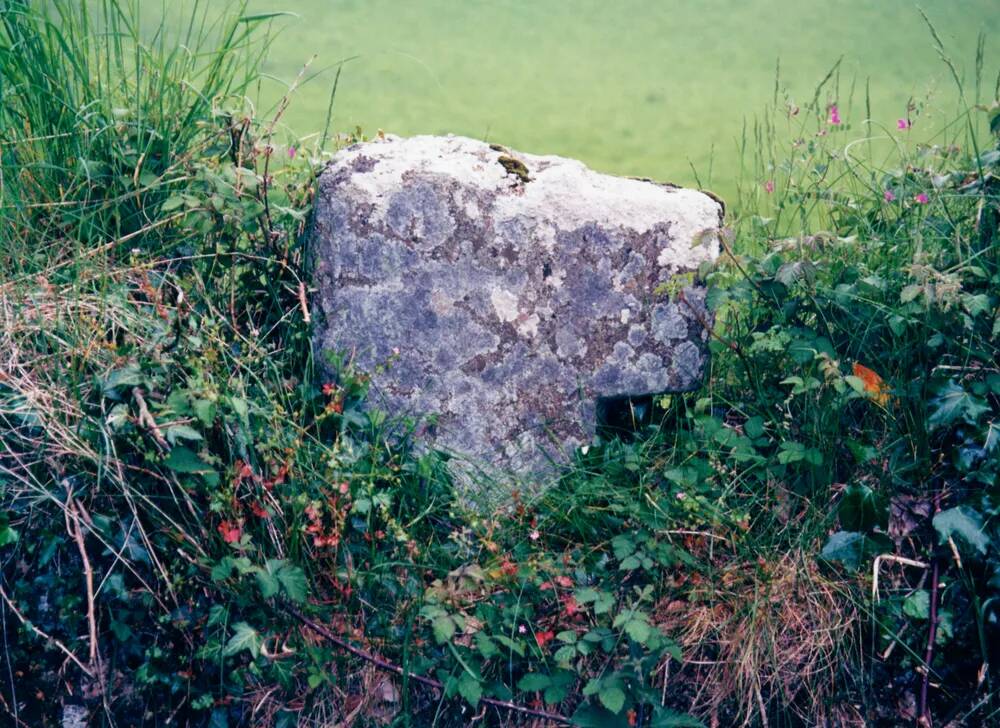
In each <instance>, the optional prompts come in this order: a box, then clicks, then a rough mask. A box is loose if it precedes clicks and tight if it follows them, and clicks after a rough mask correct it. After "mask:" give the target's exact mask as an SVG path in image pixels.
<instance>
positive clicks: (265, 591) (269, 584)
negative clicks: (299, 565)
mask: <svg viewBox="0 0 1000 728" xmlns="http://www.w3.org/2000/svg"><path fill="white" fill-rule="evenodd" d="M254 576H255V577H256V578H257V586H259V587H260V595H261V596H262V597H264V599H270V598H271V597H273V596H275V595H276V594H277V593H278V591H280V589H281V585H280V584H279V583H278V580H277V579H275V578H274V575H273V574H270V573H268V572H267V571H266V570H264V569H258V570H257V571H256V572H255V573H254Z"/></svg>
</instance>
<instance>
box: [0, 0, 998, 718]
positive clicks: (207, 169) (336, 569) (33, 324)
mask: <svg viewBox="0 0 1000 728" xmlns="http://www.w3.org/2000/svg"><path fill="white" fill-rule="evenodd" d="M45 7H46V8H47V9H46V10H38V9H35V8H34V6H29V5H27V4H26V3H23V2H17V1H14V0H10V1H8V2H4V3H3V4H2V5H0V8H2V9H0V19H2V22H3V26H2V30H0V96H2V98H3V104H2V107H0V145H2V146H0V155H2V157H0V160H2V163H0V175H2V177H0V209H2V212H3V218H2V222H3V224H2V225H0V261H2V265H3V270H4V271H5V275H4V278H3V280H2V281H0V316H2V327H0V598H2V604H0V619H2V621H0V633H2V635H0V636H2V639H3V648H4V649H3V658H2V661H0V662H2V664H0V675H2V678H0V714H2V715H4V716H5V717H4V720H5V721H7V722H9V723H10V724H12V725H18V726H24V725H30V726H37V725H56V724H58V723H59V722H60V720H63V719H64V718H65V716H66V715H67V713H68V712H72V711H83V712H84V713H86V714H89V716H90V719H91V721H92V723H93V724H95V725H97V724H106V725H161V724H163V725H166V724H181V725H210V726H226V725H233V726H235V725H254V726H257V725H276V726H282V727H287V726H295V725H302V726H309V725H359V726H360V725H464V724H470V723H473V722H482V723H488V724H496V725H519V724H525V725H527V724H533V725H546V724H559V723H566V722H569V721H570V720H572V722H573V723H574V724H575V725H582V726H588V725H589V726H616V725H622V726H625V725H629V726H686V725H692V726H693V725H702V724H707V725H713V726H716V725H762V726H771V725H789V726H792V725H821V724H822V725H886V726H889V725H898V724H900V723H901V722H906V721H915V720H918V719H919V720H921V721H923V722H924V723H925V724H930V723H931V722H933V723H935V724H941V725H944V724H946V723H949V721H951V723H950V724H952V725H989V724H990V723H991V722H993V721H996V720H997V719H998V716H1000V696H998V694H997V684H996V680H997V677H998V676H997V673H996V667H995V664H996V662H997V659H998V657H1000V655H998V654H997V645H998V644H1000V629H998V626H997V617H998V608H1000V602H998V599H997V597H998V595H1000V553H998V550H1000V535H998V530H997V515H998V509H1000V505H998V500H997V497H998V490H997V486H998V465H1000V448H998V443H1000V424H998V422H997V413H998V411H1000V369H998V367H997V359H998V357H997V345H998V341H1000V308H998V305H1000V296H998V293H997V291H998V290H1000V253H998V246H997V235H998V225H1000V194H998V193H1000V177H998V175H1000V147H998V145H997V141H998V140H997V133H998V131H1000V122H998V118H1000V117H998V113H997V102H996V101H995V99H996V97H997V95H998V94H997V90H996V85H995V84H994V86H993V88H989V87H990V83H989V79H988V78H987V77H986V76H985V74H984V69H983V68H982V63H981V59H982V57H983V53H982V48H981V47H980V48H979V49H977V50H978V52H977V56H976V58H977V60H976V65H975V73H974V79H973V82H972V86H973V87H974V89H975V93H974V97H972V98H970V97H967V96H966V94H970V95H972V94H973V92H972V91H971V90H966V87H965V85H964V84H963V82H962V76H961V74H960V73H959V71H958V69H957V67H956V66H955V65H954V64H953V63H952V62H951V61H950V60H948V57H947V56H946V55H944V49H943V48H940V49H939V50H940V52H941V53H942V56H943V57H944V58H945V60H946V62H947V64H948V66H947V67H948V68H949V69H951V72H953V74H954V78H955V80H956V81H957V82H958V84H959V88H960V90H961V91H962V99H963V101H962V107H961V108H960V109H959V110H958V112H957V113H956V114H955V117H954V121H953V123H952V124H951V125H950V126H949V127H948V132H947V135H948V136H947V137H941V138H939V139H936V140H931V142H930V143H923V142H921V143H917V142H915V141H911V138H912V139H917V138H920V137H919V136H918V133H919V130H920V125H921V114H922V113H925V111H926V107H925V106H924V105H923V104H922V103H913V104H912V105H911V106H910V107H909V108H907V109H902V110H900V116H899V118H898V119H893V120H889V123H888V124H885V125H883V124H879V123H878V122H877V121H876V120H874V119H871V118H869V117H868V115H867V114H862V112H860V111H858V109H859V108H861V107H863V106H864V105H865V99H863V98H860V97H861V95H862V94H855V93H854V87H853V86H852V88H851V89H846V90H845V89H844V88H843V85H842V84H841V82H840V79H839V73H838V68H837V67H834V69H833V70H832V71H831V73H830V75H829V76H828V77H827V78H826V79H824V81H823V82H822V83H821V84H820V85H819V87H817V88H816V90H815V93H814V95H813V96H812V98H811V99H809V100H807V102H802V103H801V104H799V103H796V101H795V100H794V99H793V98H792V97H791V96H790V95H789V94H788V93H787V92H785V91H784V90H783V88H782V87H781V85H780V83H778V84H776V87H775V95H774V99H773V103H772V105H771V106H770V107H769V108H768V109H767V110H766V112H765V114H764V115H763V116H762V117H760V119H759V120H757V121H756V122H755V123H753V124H751V125H750V126H748V129H747V132H746V134H745V135H744V139H743V141H742V153H743V158H744V177H743V180H742V183H741V188H740V195H739V199H738V200H737V201H736V203H735V204H734V205H733V206H732V207H733V209H732V210H731V212H730V216H729V228H728V229H727V231H726V234H725V236H724V239H723V241H722V242H723V249H724V254H723V255H722V256H721V257H720V260H719V261H718V263H717V264H716V265H714V266H712V267H711V268H706V269H705V270H704V271H702V275H703V277H704V278H705V279H706V280H707V282H708V283H709V285H710V286H711V289H710V291H711V292H710V300H711V304H712V307H713V309H714V310H715V312H716V319H717V322H716V327H715V332H714V334H713V339H712V343H711V347H712V350H713V355H714V356H713V360H712V365H711V371H710V373H709V376H708V377H707V380H706V382H705V385H704V387H703V388H702V389H701V390H699V391H697V392H694V393H691V394H685V395H676V394H675V395H672V396H669V397H663V398H662V399H660V400H659V401H658V403H657V405H658V409H657V412H656V417H655V423H654V425H653V426H644V427H640V428H638V429H637V431H636V432H634V433H632V435H631V436H630V437H625V438H621V439H615V438H610V439H607V440H604V441H595V442H594V443H593V444H591V445H590V446H589V447H587V448H584V449H582V450H580V451H578V453H577V454H576V457H575V460H574V462H573V463H572V464H571V466H570V467H568V468H567V469H566V470H565V472H564V474H563V475H562V476H561V477H560V479H559V480H558V482H557V483H556V484H555V485H553V486H552V487H551V488H549V489H547V490H545V491H544V492H542V493H541V494H540V495H536V496H531V497H529V496H528V495H527V494H524V495H522V494H520V493H517V492H515V493H513V494H512V495H511V497H510V498H509V499H507V500H506V501H505V503H504V505H503V506H502V507H500V508H498V509H497V510H496V511H495V512H492V513H487V512H480V511H473V512H470V511H469V510H468V509H467V508H466V507H465V505H464V504H463V502H462V500H461V499H460V498H457V497H456V495H455V493H454V491H453V489H452V487H451V484H450V483H449V480H448V476H447V468H446V467H445V465H446V464H445V462H444V459H443V456H441V455H438V454H436V453H434V452H426V451H425V450H424V449H422V448H420V447H416V445H418V444H419V443H418V442H417V441H416V439H415V438H414V437H412V436H408V435H406V436H400V435H399V432H400V431H401V430H400V429H399V423H393V427H394V433H395V436H394V437H391V438H390V437H387V436H386V432H387V430H386V426H387V423H388V420H387V417H386V415H385V414H383V413H379V412H375V411H372V410H370V409H368V408H366V407H365V406H364V405H365V391H366V378H365V373H364V372H356V371H352V370H351V369H350V367H349V366H348V367H346V368H345V370H344V372H343V375H342V376H341V377H340V378H339V379H338V380H337V381H336V382H333V381H329V380H328V379H327V378H325V377H324V375H323V373H322V371H323V370H322V369H321V368H320V367H318V366H317V365H316V362H315V361H314V359H313V352H312V351H311V348H310V323H311V317H312V314H311V311H310V305H309V300H310V295H309V294H310V291H309V287H308V281H309V271H308V250H307V241H308V235H307V232H308V230H307V227H308V219H309V205H310V200H311V195H312V193H313V189H312V185H313V180H314V177H315V174H316V172H317V171H318V169H319V168H320V167H321V165H322V164H323V162H324V160H325V159H326V158H327V155H328V151H327V150H326V149H325V148H324V143H323V142H324V140H325V138H326V137H327V135H326V134H323V135H322V136H319V135H317V136H316V137H312V138H309V139H305V140H289V139H278V138H277V135H276V134H275V129H276V128H277V124H278V121H279V119H280V114H281V112H282V110H283V108H284V104H282V106H280V107H279V108H278V109H276V110H274V112H273V113H272V114H271V115H270V117H269V118H268V117H266V116H257V115H255V113H254V112H253V108H252V106H251V105H250V104H249V103H248V102H247V101H246V98H247V96H248V94H250V93H251V92H252V90H253V87H254V84H255V83H256V81H257V80H258V79H259V74H258V71H257V62H258V61H259V59H260V58H261V57H262V55H263V53H265V52H266V48H267V36H266V34H259V33H258V32H257V31H259V30H261V29H263V28H264V27H265V26H266V23H267V21H268V20H269V18H270V16H247V15H246V14H245V12H244V11H243V9H242V8H239V7H238V8H236V12H235V13H233V14H230V15H227V16H225V17H224V18H223V19H221V20H219V21H213V20H211V19H210V14H208V13H207V11H206V10H203V11H200V12H199V13H196V15H195V19H194V20H193V21H192V23H191V24H190V26H187V27H186V29H185V30H183V31H182V33H183V35H184V37H183V42H182V43H177V37H176V36H175V35H171V32H170V31H169V30H168V28H167V27H166V26H159V27H158V28H154V29H153V30H152V31H150V30H149V28H148V26H146V25H144V23H143V22H141V18H140V16H139V11H138V4H136V5H128V4H124V3H119V2H117V1H116V0H104V2H102V3H100V4H90V3H77V2H74V1H73V0H54V1H53V2H52V3H49V4H47V5H46V6H45ZM140 28H143V31H142V33H140ZM932 32H933V31H932ZM149 38H152V40H149ZM984 87H985V88H986V90H985V91H984ZM984 94H985V96H987V97H990V98H992V99H994V100H993V101H988V102H983V101H982V100H981V99H980V96H981V95H984ZM331 103H332V99H331ZM842 114H843V115H844V117H843V118H841V115H842ZM857 117H862V118H863V120H862V121H861V122H855V123H851V122H850V121H849V119H851V118H857ZM359 139H360V134H357V135H354V136H353V137H351V138H350V139H349V140H350V141H357V140H359ZM405 424H406V423H404V425H405ZM412 424H414V423H409V425H412ZM410 431H412V430H410V429H406V427H405V426H404V428H403V430H402V432H404V433H406V432H410Z"/></svg>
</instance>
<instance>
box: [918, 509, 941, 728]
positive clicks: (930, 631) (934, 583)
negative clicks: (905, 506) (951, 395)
mask: <svg viewBox="0 0 1000 728" xmlns="http://www.w3.org/2000/svg"><path fill="white" fill-rule="evenodd" d="M940 512H941V491H938V492H937V493H935V494H934V514H935V515H937V514H938V513H940ZM939 570H940V559H938V558H937V557H936V556H935V558H934V570H933V572H932V574H931V613H930V618H931V623H930V625H929V626H928V628H927V650H926V651H925V652H924V679H923V682H922V683H921V685H920V719H919V722H920V725H922V726H928V727H929V726H930V725H931V717H930V715H928V712H927V687H928V685H929V684H930V681H931V661H932V660H933V659H934V640H935V638H936V637H937V608H938V572H939Z"/></svg>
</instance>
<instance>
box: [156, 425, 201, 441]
mask: <svg viewBox="0 0 1000 728" xmlns="http://www.w3.org/2000/svg"><path fill="white" fill-rule="evenodd" d="M164 434H165V435H166V437H167V440H168V441H169V442H170V444H171V445H176V444H177V440H179V439H180V440H194V441H196V442H197V441H198V440H202V439H204V438H202V436H201V433H200V432H198V431H197V430H196V429H194V428H193V427H190V426H188V425H171V426H170V427H168V428H167V429H166V431H165V432H164Z"/></svg>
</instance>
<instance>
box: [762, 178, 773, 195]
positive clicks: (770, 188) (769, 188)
mask: <svg viewBox="0 0 1000 728" xmlns="http://www.w3.org/2000/svg"><path fill="white" fill-rule="evenodd" d="M764 192H766V193H767V194H771V193H772V192H774V180H773V179H769V180H768V181H767V182H765V183H764Z"/></svg>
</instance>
